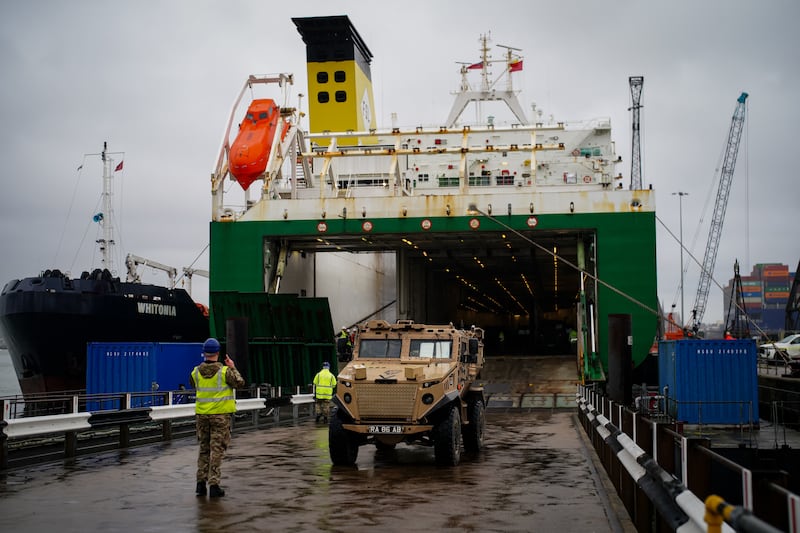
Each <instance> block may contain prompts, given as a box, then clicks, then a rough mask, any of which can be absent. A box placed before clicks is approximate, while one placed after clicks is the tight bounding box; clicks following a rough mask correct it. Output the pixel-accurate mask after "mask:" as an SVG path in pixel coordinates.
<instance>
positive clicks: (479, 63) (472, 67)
mask: <svg viewBox="0 0 800 533" xmlns="http://www.w3.org/2000/svg"><path fill="white" fill-rule="evenodd" d="M478 68H483V61H478V62H477V63H473V64H471V65H470V66H468V67H467V70H475V69H478Z"/></svg>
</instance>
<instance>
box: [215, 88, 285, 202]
mask: <svg viewBox="0 0 800 533" xmlns="http://www.w3.org/2000/svg"><path fill="white" fill-rule="evenodd" d="M279 124H283V132H282V133H281V139H283V136H285V135H286V130H287V129H288V128H289V124H288V123H287V122H285V121H284V120H283V119H282V118H281V113H280V107H278V105H277V104H276V103H275V101H274V100H271V99H261V100H253V101H252V102H251V103H250V107H248V108H247V114H246V115H245V118H244V120H243V121H242V123H241V124H240V125H239V134H238V135H236V140H235V141H233V145H232V146H231V150H230V153H229V155H228V159H229V162H230V171H231V174H232V175H233V177H234V178H236V181H237V182H239V185H240V186H241V187H242V189H244V190H247V188H248V187H250V185H251V184H252V183H253V182H254V181H255V180H257V179H258V178H259V176H261V174H263V173H264V170H265V169H266V168H267V160H268V159H269V153H270V151H271V150H272V141H273V139H275V129H276V128H278V125H279Z"/></svg>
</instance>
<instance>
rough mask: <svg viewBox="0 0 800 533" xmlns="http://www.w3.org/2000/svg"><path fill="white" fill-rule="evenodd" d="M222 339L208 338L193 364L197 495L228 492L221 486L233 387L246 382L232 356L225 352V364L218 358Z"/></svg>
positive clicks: (234, 401)
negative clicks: (198, 445)
mask: <svg viewBox="0 0 800 533" xmlns="http://www.w3.org/2000/svg"><path fill="white" fill-rule="evenodd" d="M219 349H220V346H219V341H217V339H208V340H206V342H205V343H203V357H205V360H204V361H203V362H202V363H200V364H199V365H197V366H196V367H194V369H193V370H192V373H191V375H190V376H189V381H190V382H191V384H192V387H193V388H194V389H195V390H196V392H197V399H196V400H195V404H194V405H195V407H194V412H195V419H196V421H197V422H196V423H197V440H198V441H199V442H200V452H199V454H198V457H197V495H198V496H205V495H206V482H207V483H208V485H209V487H208V495H209V496H210V497H211V498H218V497H220V496H225V491H224V490H222V489H221V488H220V486H219V479H220V477H221V475H222V473H221V466H222V458H223V457H224V455H225V450H226V449H227V448H228V444H229V443H230V441H231V414H232V413H234V412H236V396H235V395H234V392H233V389H238V388H240V387H242V386H244V378H242V375H241V374H240V373H239V371H238V370H236V366H235V365H234V364H233V359H231V358H230V357H228V355H227V354H226V355H225V356H224V363H225V364H224V365H223V364H222V363H221V362H219V361H218V359H219Z"/></svg>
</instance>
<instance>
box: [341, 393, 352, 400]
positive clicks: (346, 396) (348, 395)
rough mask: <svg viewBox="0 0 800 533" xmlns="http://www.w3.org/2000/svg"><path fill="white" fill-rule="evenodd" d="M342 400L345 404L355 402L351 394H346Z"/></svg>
mask: <svg viewBox="0 0 800 533" xmlns="http://www.w3.org/2000/svg"><path fill="white" fill-rule="evenodd" d="M342 398H343V399H344V403H350V402H352V401H353V397H352V396H350V393H349V392H345V393H344V396H342Z"/></svg>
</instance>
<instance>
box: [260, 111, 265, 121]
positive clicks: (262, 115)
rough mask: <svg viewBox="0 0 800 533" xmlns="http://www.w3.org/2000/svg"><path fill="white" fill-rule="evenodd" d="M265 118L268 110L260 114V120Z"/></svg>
mask: <svg viewBox="0 0 800 533" xmlns="http://www.w3.org/2000/svg"><path fill="white" fill-rule="evenodd" d="M265 118H267V112H266V111H262V112H261V113H259V114H258V119H259V120H262V119H265Z"/></svg>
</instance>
